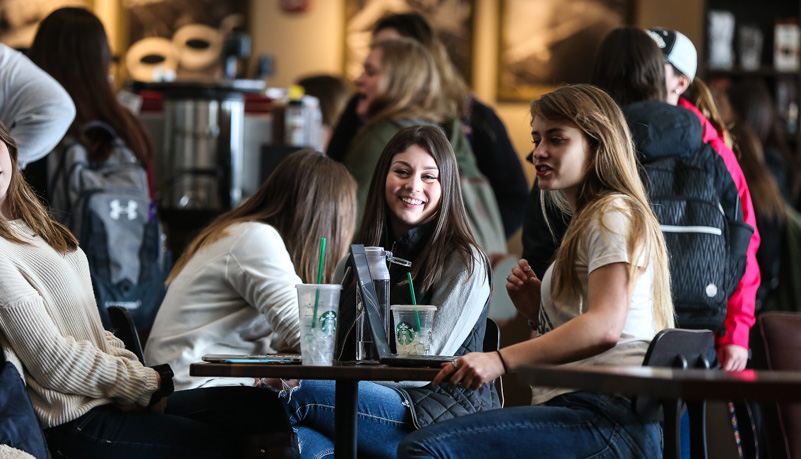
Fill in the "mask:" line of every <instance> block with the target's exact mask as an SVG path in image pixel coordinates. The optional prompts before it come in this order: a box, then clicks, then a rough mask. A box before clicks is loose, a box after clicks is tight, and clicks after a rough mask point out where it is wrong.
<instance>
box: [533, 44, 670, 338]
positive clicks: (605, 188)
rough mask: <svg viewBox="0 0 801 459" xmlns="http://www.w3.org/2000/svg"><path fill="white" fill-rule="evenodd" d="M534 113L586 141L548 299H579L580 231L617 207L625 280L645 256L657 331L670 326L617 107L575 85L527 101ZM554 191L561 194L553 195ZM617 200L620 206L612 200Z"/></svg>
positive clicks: (658, 233)
mask: <svg viewBox="0 0 801 459" xmlns="http://www.w3.org/2000/svg"><path fill="white" fill-rule="evenodd" d="M646 38H647V35H646ZM648 40H649V41H650V40H651V39H650V38H648ZM652 43H653V42H652ZM657 51H659V50H658V49H657ZM537 117H540V118H544V119H546V120H549V121H553V122H557V123H562V124H565V125H568V126H573V127H575V128H576V129H578V130H580V131H581V132H582V133H583V134H584V137H585V139H586V140H587V144H588V145H589V152H588V153H589V154H588V157H587V164H586V170H585V175H584V178H583V180H582V183H581V184H580V185H579V189H578V192H577V193H576V209H575V213H574V215H573V219H572V221H571V222H570V225H569V226H568V228H567V231H566V233H565V236H564V239H562V244H561V246H560V247H559V249H558V251H557V252H556V260H555V262H554V272H553V297H554V298H555V299H561V300H564V299H567V298H581V284H580V282H579V279H578V274H577V273H576V270H575V268H574V267H575V264H576V259H577V257H578V255H577V254H578V250H579V245H580V241H581V240H582V235H583V233H584V229H585V228H587V226H590V225H592V224H593V223H594V222H596V221H597V222H599V223H600V224H601V225H604V219H603V216H604V214H606V213H608V212H609V211H611V210H618V211H622V212H625V213H627V214H629V215H630V221H631V229H630V232H629V234H628V235H627V251H628V257H629V279H635V278H636V277H635V275H636V273H637V269H638V266H637V265H638V264H637V260H640V259H642V258H643V257H645V259H646V260H649V262H650V263H651V264H652V265H653V275H654V291H653V294H654V320H655V324H654V325H655V326H656V329H657V330H661V329H664V328H670V327H673V323H674V317H673V301H672V299H671V295H670V273H669V270H668V253H667V247H666V245H665V239H664V237H663V235H662V230H661V229H660V227H659V222H658V221H657V219H656V216H655V215H654V214H653V211H652V210H651V207H650V205H649V204H648V198H647V195H646V193H645V188H644V186H643V184H642V181H641V180H640V177H639V175H638V173H637V160H636V158H635V155H634V144H633V142H632V140H631V134H630V133H629V128H628V124H627V123H626V120H625V118H624V117H623V113H622V112H621V110H620V107H618V106H617V104H616V103H615V101H614V100H612V98H611V97H609V95H607V94H606V93H605V92H604V91H602V90H600V89H598V88H596V87H594V86H591V85H586V84H580V85H574V86H565V87H563V88H560V89H558V90H556V91H554V92H552V93H550V94H546V95H544V96H542V97H541V98H539V99H537V100H535V101H533V102H532V103H531V118H532V123H533V121H534V118H537ZM554 194H557V195H560V196H561V197H562V198H560V199H554V197H553V195H554ZM543 196H544V197H545V198H544V199H550V200H554V201H555V202H557V203H564V202H565V199H563V193H562V192H561V191H546V192H543ZM621 199H622V202H623V203H624V204H623V206H624V208H621V207H620V206H618V205H617V204H616V203H617V202H620V201H621ZM546 215H547V213H546ZM631 288H632V289H633V288H634V282H632V283H631Z"/></svg>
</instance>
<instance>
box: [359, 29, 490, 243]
mask: <svg viewBox="0 0 801 459" xmlns="http://www.w3.org/2000/svg"><path fill="white" fill-rule="evenodd" d="M356 86H357V89H358V94H359V103H358V106H357V112H358V114H359V116H361V117H363V118H364V119H366V120H367V124H365V125H364V126H363V127H362V128H361V129H360V130H359V132H358V134H357V135H356V137H355V138H354V139H353V142H352V143H351V144H350V147H349V149H348V151H347V153H346V154H345V156H344V158H343V164H345V166H346V167H347V168H348V170H349V171H350V172H351V173H352V174H353V177H354V178H355V179H356V183H358V185H359V191H358V200H359V201H358V202H359V209H360V211H361V210H363V209H364V205H365V202H366V200H367V189H368V187H369V185H370V179H371V177H372V176H373V170H374V169H375V166H376V164H377V162H378V157H379V156H380V155H381V151H382V150H383V149H384V147H385V146H386V145H387V143H388V142H389V139H391V138H392V136H393V135H395V134H396V133H398V132H399V131H401V130H402V129H403V128H406V127H409V126H414V125H419V124H426V123H428V124H432V123H435V124H438V125H440V127H442V128H443V129H444V130H445V132H446V135H447V136H448V140H449V142H450V143H451V145H452V147H453V150H454V152H455V153H456V161H457V163H458V165H459V174H460V178H461V180H462V184H461V185H462V197H463V199H464V203H465V209H466V210H467V214H468V219H469V222H470V228H471V229H472V231H473V234H475V236H476V240H477V241H478V244H479V246H480V247H481V248H482V249H484V250H485V251H486V252H487V253H489V254H493V253H505V252H506V237H505V235H504V231H503V221H502V218H501V215H500V210H499V209H498V203H497V201H496V199H495V194H494V193H493V191H492V186H491V185H490V183H489V181H487V179H486V177H484V175H483V174H482V173H481V171H480V170H479V168H478V166H477V165H476V158H475V156H474V155H473V152H472V150H471V149H470V144H469V142H468V141H467V138H466V137H465V135H464V133H463V132H462V128H461V124H460V122H459V120H458V119H456V118H454V117H453V116H454V115H453V114H452V112H451V111H450V110H449V109H448V107H449V102H448V101H447V100H446V99H445V97H444V95H443V89H442V88H443V82H442V79H441V78H440V75H439V71H438V70H437V66H436V63H435V61H434V58H433V56H432V55H431V53H430V52H429V51H428V50H426V48H425V47H424V46H423V45H421V44H420V43H419V42H417V41H414V40H411V39H407V38H398V39H388V40H382V41H377V42H375V43H373V44H372V45H371V47H370V54H369V55H368V56H367V59H365V62H364V72H363V73H362V74H361V75H360V76H359V77H358V78H357V79H356Z"/></svg>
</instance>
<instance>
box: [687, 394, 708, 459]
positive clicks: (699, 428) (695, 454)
mask: <svg viewBox="0 0 801 459" xmlns="http://www.w3.org/2000/svg"><path fill="white" fill-rule="evenodd" d="M687 412H688V413H689V416H690V457H692V458H693V459H696V458H699V459H706V457H707V456H706V402H705V401H703V400H701V401H700V402H687Z"/></svg>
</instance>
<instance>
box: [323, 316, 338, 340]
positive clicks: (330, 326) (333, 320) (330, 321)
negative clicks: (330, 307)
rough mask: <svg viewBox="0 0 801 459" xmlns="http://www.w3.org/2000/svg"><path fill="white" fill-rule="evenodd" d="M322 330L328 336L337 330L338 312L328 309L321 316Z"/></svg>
mask: <svg viewBox="0 0 801 459" xmlns="http://www.w3.org/2000/svg"><path fill="white" fill-rule="evenodd" d="M320 330H322V331H323V333H325V334H326V335H328V336H331V335H333V334H334V333H336V331H337V313H336V312H334V311H326V312H325V314H323V315H322V316H320Z"/></svg>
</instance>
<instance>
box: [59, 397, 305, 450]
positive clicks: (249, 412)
mask: <svg viewBox="0 0 801 459" xmlns="http://www.w3.org/2000/svg"><path fill="white" fill-rule="evenodd" d="M45 435H46V437H47V443H48V446H49V448H50V451H51V452H52V453H53V456H54V457H57V458H81V459H83V458H87V459H91V458H98V459H101V458H103V459H105V458H111V457H113V458H115V459H129V458H130V459H134V458H147V459H162V458H164V459H172V458H201V459H206V458H208V459H212V458H214V459H217V458H229V457H230V458H242V457H258V454H259V452H260V451H261V450H267V451H276V448H279V449H280V451H284V449H283V448H285V447H286V446H287V445H289V446H291V447H292V448H294V447H295V445H294V444H293V443H294V441H295V440H294V435H292V431H291V427H290V426H289V422H288V420H287V418H286V412H285V411H284V408H283V406H282V405H281V403H280V402H279V401H278V398H277V397H276V395H275V393H273V392H270V391H266V390H261V389H257V388H255V387H213V388H205V389H192V390H185V391H178V392H176V393H174V394H173V395H171V396H170V397H169V398H168V399H167V410H166V412H165V413H164V414H158V413H151V412H149V411H133V412H124V411H121V410H120V409H118V408H117V407H116V406H115V405H103V406H99V407H97V408H93V409H92V410H90V411H89V412H88V413H86V414H84V415H83V416H81V417H79V418H78V419H75V420H73V421H70V422H68V423H66V424H62V425H60V426H56V427H52V428H50V429H47V430H46V431H45ZM289 440H291V441H289ZM279 443H280V444H279ZM295 451H297V450H295Z"/></svg>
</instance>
